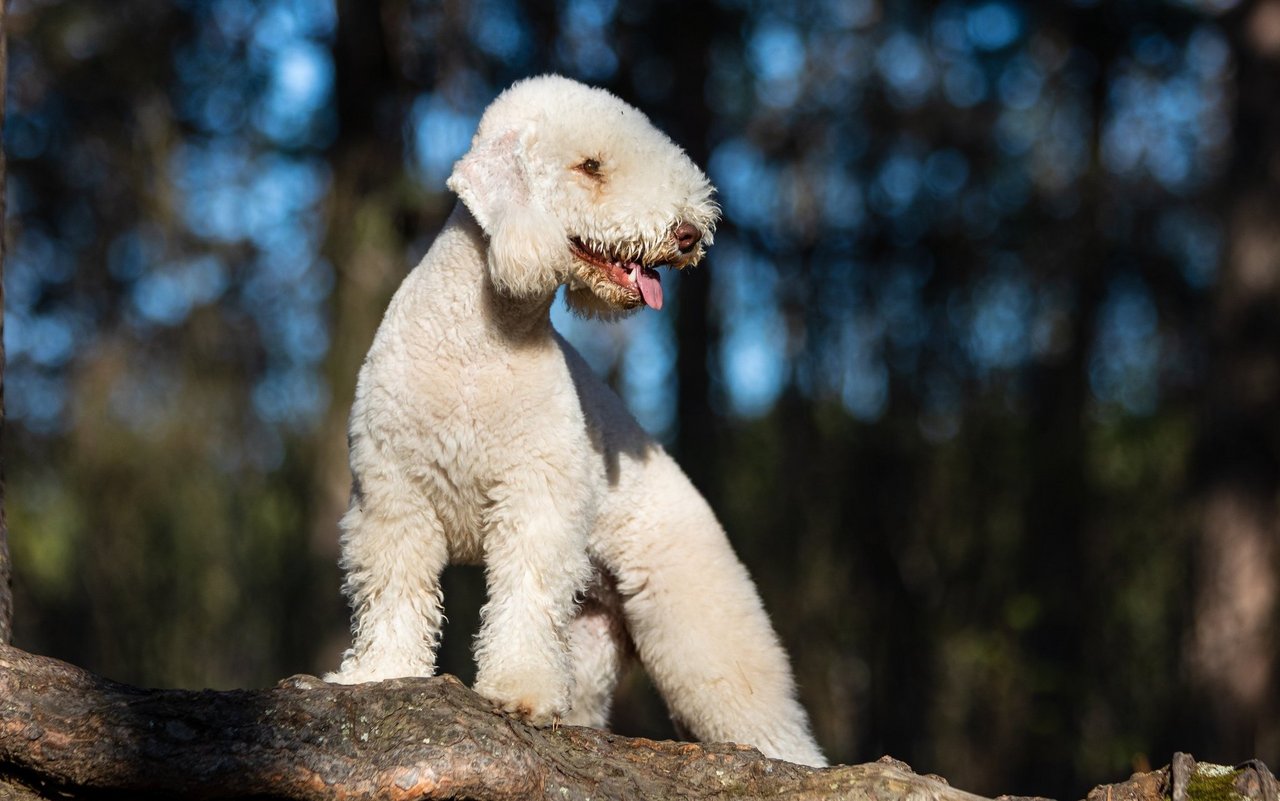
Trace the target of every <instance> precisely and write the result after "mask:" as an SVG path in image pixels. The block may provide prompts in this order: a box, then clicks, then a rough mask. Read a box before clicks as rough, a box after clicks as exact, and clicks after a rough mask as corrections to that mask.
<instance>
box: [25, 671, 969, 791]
mask: <svg viewBox="0 0 1280 801" xmlns="http://www.w3.org/2000/svg"><path fill="white" fill-rule="evenodd" d="M6 779H7V780H8V781H9V782H10V785H11V786H15V787H20V788H22V789H23V791H24V792H28V793H35V794H33V795H29V796H27V797H40V796H41V795H45V796H48V795H55V794H56V795H60V796H62V797H66V796H70V797H75V798H104V797H112V796H119V795H122V794H126V793H127V794H129V795H130V796H131V797H138V796H140V795H151V796H163V795H174V794H181V795H182V796H184V797H186V798H234V797H269V798H281V799H285V798H287V799H317V800H318V799H339V798H343V799H348V798H372V797H377V798H384V799H420V798H474V799H536V798H545V799H557V801H564V800H565V799H586V798H596V799H600V798H617V799H627V798H668V797H678V798H690V799H693V798H713V797H717V796H722V795H729V794H732V795H733V796H734V797H735V798H743V799H751V798H766V797H767V798H771V799H778V798H782V799H808V798H814V799H817V798H824V799H834V798H845V799H857V800H858V801H872V800H875V801H889V799H901V798H904V797H908V796H910V797H911V798H915V799H928V800H929V801H977V799H978V797H977V796H973V795H970V794H968V793H964V792H960V791H958V790H954V789H952V788H950V787H948V786H947V785H946V784H944V783H943V782H941V781H938V780H935V779H931V778H925V777H921V776H917V775H915V774H913V773H911V772H910V770H909V769H907V768H906V766H904V765H901V764H900V763H893V762H891V761H886V762H881V763H872V764H867V765H858V766H846V767H839V768H832V769H828V770H814V769H810V768H804V767H800V766H797V765H791V764H788V763H785V762H779V761H776V760H771V759H767V758H765V757H764V756H762V755H761V754H760V753H759V752H758V751H755V750H754V749H751V748H746V747H742V746H733V745H695V744H688V743H673V742H653V741H649V740H639V739H629V738H625V737H619V736H616V735H613V734H609V733H608V732H603V731H598V730H594V729H586V728H578V727H571V726H565V727H561V728H559V729H557V730H552V729H536V728H531V727H528V726H525V725H522V724H521V723H518V722H516V721H514V720H512V719H511V718H508V717H506V716H505V715H503V714H501V713H499V712H497V711H496V710H495V709H493V708H492V707H491V706H490V705H489V704H488V703H487V702H486V701H484V700H482V699H481V698H480V697H479V696H477V695H475V694H474V693H472V692H471V691H470V690H468V689H467V688H466V687H464V686H463V685H462V684H461V683H460V682H458V681H457V679H454V678H453V677H451V676H441V677H438V678H434V679H400V680H395V681H389V682H383V683H381V684H378V685H366V686H358V687H346V686H338V685H328V684H324V683H323V682H320V681H319V680H318V679H312V678H310V677H296V678H294V679H290V680H286V681H285V682H282V683H281V685H280V686H277V687H275V688H271V689H265V690H236V691H230V692H213V691H203V692H194V691H184V690H140V689H137V688H134V687H128V686H125V685H122V684H117V683H114V682H111V681H108V680H106V679H102V678H99V677H97V676H94V675H92V674H90V673H88V672H86V671H83V670H80V669H78V668H75V667H72V666H70V665H67V664H65V663H63V662H59V661H57V660H54V659H49V658H45V657H39V656H33V655H31V654H27V653H24V652H22V651H19V650H17V649H14V648H11V647H0V781H3V780H6ZM10 792H17V790H11V791H10ZM3 797H5V792H4V790H3V785H0V798H3ZM17 797H23V796H21V795H19V796H17Z"/></svg>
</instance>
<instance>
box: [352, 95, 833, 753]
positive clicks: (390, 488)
mask: <svg viewBox="0 0 1280 801" xmlns="http://www.w3.org/2000/svg"><path fill="white" fill-rule="evenodd" d="M448 185H449V188H451V189H452V190H453V191H455V192H456V193H457V194H458V196H459V198H460V199H461V203H459V204H458V205H457V207H456V208H455V209H454V211H453V214H452V216H450V217H449V220H448V222H447V223H446V225H445V227H444V229H443V230H442V231H441V232H440V235H439V237H438V238H437V239H436V240H435V242H434V244H433V245H432V246H431V248H430V250H429V252H428V253H427V255H426V257H425V258H424V259H423V260H422V263H421V264H419V265H418V267H417V268H416V269H415V270H413V271H412V272H411V273H410V274H409V276H408V277H407V278H406V279H405V280H404V283H403V284H402V285H401V287H400V289H399V290H398V291H397V292H396V294H395V296H394V298H393V299H392V300H391V304H390V306H389V308H388V309H387V312H386V317H385V319H384V320H383V322H382V325H381V326H380V327H379V329H378V332H377V335H376V336H375V338H374V342H373V346H372V348H371V349H370V351H369V355H368V357H367V358H366V359H365V362H364V366H363V367H362V368H361V371H360V376H359V382H358V385H357V388H356V397H355V403H354V405H353V407H352V410H351V427H350V447H351V453H350V458H351V472H352V474H353V477H354V483H353V488H352V496H351V505H350V508H349V510H348V511H347V513H346V515H345V516H344V517H343V519H342V565H343V568H344V570H345V571H346V583H345V586H344V591H345V592H346V593H347V595H348V597H349V599H350V601H351V605H352V609H353V613H354V614H353V624H352V629H353V633H354V643H353V645H352V647H351V649H350V650H348V651H347V652H346V654H345V656H344V658H343V662H342V666H341V668H340V669H339V670H338V672H337V673H335V674H332V675H330V676H329V677H328V678H329V680H330V681H337V682H343V683H356V682H364V681H374V680H379V679H386V678H391V677H396V676H430V675H432V674H433V673H434V671H435V666H436V665H435V656H436V646H437V643H438V640H439V636H440V627H441V623H442V621H443V618H444V615H443V613H442V601H443V599H442V596H441V591H440V573H441V571H442V570H443V569H444V567H445V564H446V562H459V563H470V564H483V565H484V567H485V571H486V572H485V577H486V582H487V586H488V595H489V599H488V602H487V603H486V605H485V606H484V609H483V611H482V614H481V626H480V633H479V635H478V636H477V639H476V647H475V657H476V662H477V676H476V682H475V689H476V691H477V692H479V693H480V694H481V695H483V696H485V697H486V698H489V699H491V700H493V701H494V702H496V703H497V704H498V705H499V706H500V707H501V708H503V709H504V710H506V711H508V712H511V713H514V714H516V715H519V716H520V717H522V718H524V719H526V720H528V721H529V722H531V723H534V724H538V725H545V724H548V723H553V722H556V721H560V722H564V723H572V724H582V725H593V726H604V725H605V724H606V721H607V718H608V714H609V706H610V700H611V696H612V693H613V689H614V685H615V683H616V681H617V679H618V676H619V672H620V671H621V669H622V668H623V667H624V662H625V660H626V659H627V658H628V656H629V654H631V653H633V652H634V653H635V654H636V655H638V656H639V658H640V661H641V662H642V663H643V665H644V666H645V668H646V669H647V670H648V672H649V675H650V676H651V677H652V679H653V682H654V684H655V685H656V686H657V688H658V690H659V692H660V693H661V694H662V696H663V698H664V699H665V700H666V702H667V705H668V707H669V709H670V712H671V714H672V717H673V718H675V719H676V721H677V722H678V723H679V724H682V725H683V727H685V728H687V729H688V730H690V731H691V732H692V733H693V734H694V735H695V736H697V737H698V738H700V739H703V740H715V741H725V740H729V741H736V742H741V743H749V744H752V745H755V746H757V747H758V748H760V749H761V750H762V751H763V752H764V753H766V754H768V755H770V756H774V757H779V758H783V759H787V760H790V761H793V762H800V763H805V764H809V765H823V764H825V760H824V758H823V756H822V753H821V752H820V751H819V750H818V747H817V745H816V744H815V743H814V739H813V736H812V734H811V733H810V729H809V722H808V719H807V717H806V715H805V712H804V710H803V708H802V707H801V706H800V704H799V703H798V702H797V700H796V697H795V688H794V682H793V680H792V676H791V669H790V667H789V665H788V663H787V658H786V655H785V654H784V653H783V650H782V648H781V646H780V645H779V642H778V638H777V635H776V634H775V633H774V631H773V629H772V627H771V626H770V624H769V619H768V617H767V615H766V614H765V611H764V609H763V607H762V606H761V602H760V598H759V596H758V594H757V593H756V590H755V587H754V585H753V584H752V582H751V579H750V577H749V576H748V575H747V571H746V569H745V568H744V567H743V566H742V563H741V562H740V561H739V560H738V559H737V557H736V556H735V555H734V553H733V551H732V549H731V548H730V546H729V542H728V539H727V538H726V536H725V533H724V530H723V529H722V528H721V527H720V525H719V523H718V522H717V521H716V518H715V516H714V514H713V513H712V512H711V509H710V508H709V507H708V506H707V503H706V502H705V501H704V500H703V498H702V497H701V496H700V495H699V494H698V492H697V490H695V489H694V488H693V485H692V484H690V482H689V480H688V479H687V478H686V477H685V476H684V474H683V473H682V472H681V471H680V468H679V467H677V466H676V464H675V462H674V461H673V460H672V459H671V457H669V456H668V455H667V454H666V453H665V452H664V451H663V450H662V448H661V447H660V446H659V445H658V444H657V443H655V442H654V441H653V440H652V439H651V438H650V437H649V436H648V435H647V434H645V432H644V431H643V430H642V429H641V428H640V426H639V424H637V423H636V421H635V420H634V419H633V418H632V417H631V415H630V414H629V413H628V412H627V410H626V408H625V407H624V406H623V403H622V401H621V400H620V399H619V398H618V397H617V396H616V395H615V394H614V393H613V392H612V391H611V390H609V389H608V387H606V385H605V384H604V383H603V382H602V381H601V380H600V379H599V378H597V377H596V376H595V375H594V374H593V373H592V372H591V370H590V368H589V367H588V366H587V364H586V363H585V362H584V361H583V359H582V357H581V356H580V355H579V354H578V353H577V352H576V351H575V350H574V349H573V348H572V347H571V346H570V345H569V344H568V343H566V342H565V341H564V340H563V339H562V338H561V337H560V336H559V335H558V334H557V333H556V332H555V330H554V329H553V328H552V327H551V322H550V317H549V310H550V307H551V303H552V300H553V299H554V296H555V293H556V289H557V287H558V286H560V285H561V284H563V285H565V286H566V297H567V298H568V303H569V305H570V306H571V307H573V308H574V309H575V310H577V311H579V312H581V313H584V314H589V315H600V316H606V317H611V316H618V315H621V314H624V313H626V312H629V311H632V310H635V309H639V308H642V307H646V306H647V307H652V308H655V309H657V308H660V307H661V306H662V283H661V278H660V276H659V273H658V271H657V268H658V267H659V266H669V267H676V268H680V267H686V266H689V265H692V264H695V263H696V262H697V261H698V260H699V259H700V258H701V257H702V255H703V252H704V249H705V248H706V247H707V246H708V245H709V244H710V243H711V239H712V234H713V232H714V229H715V224H716V220H717V217H718V208H717V206H716V204H715V202H714V201H713V200H712V194H713V192H714V190H713V189H712V187H711V184H710V182H709V181H708V180H707V177H706V176H705V175H703V173H702V172H701V171H700V170H699V169H698V168H697V167H696V166H694V164H693V162H692V161H691V160H690V159H689V157H688V156H687V155H685V153H684V151H682V150H681V149H680V148H679V147H677V146H676V145H675V144H673V143H672V142H671V140H669V139H668V138H667V137H666V136H665V135H664V134H663V133H661V132H660V131H658V130H657V129H656V128H654V127H653V125H652V124H650V122H649V120H648V119H647V118H646V117H645V116H644V115H643V114H642V113H641V112H639V111H637V110H636V109H634V108H632V107H631V106H629V105H627V104H625V103H623V102H622V101H621V100H619V99H618V98H616V97H614V96H613V95H611V94H609V93H608V92H605V91H604V90H601V89H595V88H590V87H587V86H583V85H582V84H579V83H575V82H574V81H571V80H568V79H566V78H561V77H557V76H544V77H539V78H533V79H529V80H525V81H522V82H520V83H517V84H516V85H514V86H513V87H511V88H510V89H508V90H507V91H506V92H504V93H503V94H502V95H501V96H499V97H498V99H497V100H495V101H494V102H493V104H492V105H491V106H490V107H489V108H488V110H486V112H485V113H484V116H483V117H482V119H481V120H480V126H479V129H478V130H477V132H476V135H475V138H474V139H473V140H472V143H471V149H470V151H469V152H468V153H467V154H466V155H464V156H463V157H462V159H461V160H459V161H458V163H457V165H456V166H455V168H454V171H453V175H452V176H451V177H450V178H449V181H448Z"/></svg>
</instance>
